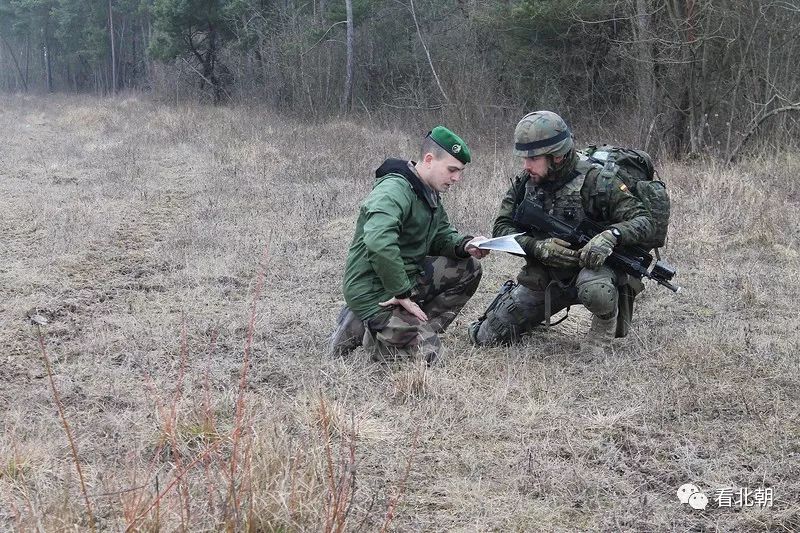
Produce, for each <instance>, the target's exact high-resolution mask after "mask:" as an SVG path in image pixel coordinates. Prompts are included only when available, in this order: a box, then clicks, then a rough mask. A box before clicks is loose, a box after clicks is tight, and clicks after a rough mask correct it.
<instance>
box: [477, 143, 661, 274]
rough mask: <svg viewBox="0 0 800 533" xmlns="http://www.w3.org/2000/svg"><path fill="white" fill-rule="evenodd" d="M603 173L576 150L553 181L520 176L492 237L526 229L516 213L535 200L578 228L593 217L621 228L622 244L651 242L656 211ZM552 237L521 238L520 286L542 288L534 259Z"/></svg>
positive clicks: (527, 236) (532, 236) (538, 235)
mask: <svg viewBox="0 0 800 533" xmlns="http://www.w3.org/2000/svg"><path fill="white" fill-rule="evenodd" d="M600 171H601V168H600V167H599V166H597V165H594V166H593V165H592V164H591V163H589V162H587V161H584V160H579V159H578V156H577V155H576V154H575V153H574V152H573V154H572V155H571V156H570V157H569V158H568V160H567V162H566V163H565V164H564V165H563V167H562V168H560V169H558V170H557V171H556V173H555V175H554V177H553V180H551V181H549V182H546V183H543V184H541V185H536V184H534V183H533V181H532V180H528V179H527V176H525V175H524V174H522V175H519V176H517V177H516V178H515V179H514V181H513V182H512V184H511V187H510V188H509V189H508V192H507V193H506V195H505V197H504V198H503V201H502V202H501V204H500V210H499V212H498V215H497V218H496V219H495V222H494V227H493V229H492V235H493V236H494V237H499V236H502V235H510V234H512V233H519V232H521V231H524V230H523V229H520V228H518V226H517V225H516V223H515V222H514V212H515V210H516V208H517V206H518V205H519V204H520V203H522V202H523V201H525V198H532V199H533V198H535V199H536V201H537V202H538V203H541V204H542V205H543V206H544V207H545V209H547V210H548V211H549V212H550V213H551V214H552V215H553V216H555V217H556V218H559V219H561V220H563V221H564V222H567V223H569V224H572V225H576V224H577V223H578V222H580V221H581V220H582V219H583V218H586V217H588V218H590V219H592V220H594V221H595V222H598V223H600V224H602V225H604V226H614V227H616V228H617V229H619V231H620V237H619V244H624V245H637V244H639V243H640V242H643V241H647V239H648V238H649V237H650V235H651V234H652V233H653V231H654V228H655V226H654V224H653V220H652V216H651V214H650V212H649V211H648V210H647V208H645V207H644V205H643V204H642V202H641V201H640V200H639V199H638V198H637V197H636V196H634V195H633V193H631V191H630V190H629V189H628V188H627V187H626V186H625V184H624V183H623V182H622V180H621V179H620V178H618V177H616V176H611V177H607V176H601V175H600ZM547 237H548V235H545V234H536V233H527V234H525V235H520V236H519V237H517V241H518V242H519V244H520V246H522V248H523V250H525V253H526V254H527V255H526V257H525V260H526V262H527V264H526V267H525V268H523V272H522V273H521V274H520V276H519V281H520V283H523V284H525V285H528V286H530V287H532V288H536V286H537V285H538V284H539V283H538V282H539V280H538V279H534V278H538V277H539V276H538V274H537V271H540V270H541V269H542V267H543V265H542V264H541V263H539V261H538V260H537V259H536V258H534V256H533V247H534V244H535V243H536V241H537V240H539V239H545V238H547ZM574 270H577V269H574ZM556 274H558V273H556ZM570 274H572V273H570V272H566V271H565V272H563V276H562V275H558V277H570ZM527 278H531V279H530V280H528V279H527Z"/></svg>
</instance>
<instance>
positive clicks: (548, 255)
mask: <svg viewBox="0 0 800 533" xmlns="http://www.w3.org/2000/svg"><path fill="white" fill-rule="evenodd" d="M533 256H534V257H535V258H536V259H538V260H539V261H541V262H542V263H544V264H545V265H547V266H550V267H554V268H573V267H576V266H578V260H579V257H578V250H572V249H570V247H569V243H568V242H567V241H563V240H561V239H556V238H555V237H550V238H548V239H543V240H541V241H536V244H534V245H533Z"/></svg>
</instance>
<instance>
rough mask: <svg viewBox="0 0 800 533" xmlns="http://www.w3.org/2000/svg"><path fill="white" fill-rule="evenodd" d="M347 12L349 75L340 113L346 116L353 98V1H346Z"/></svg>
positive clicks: (345, 81) (347, 75) (345, 82)
mask: <svg viewBox="0 0 800 533" xmlns="http://www.w3.org/2000/svg"><path fill="white" fill-rule="evenodd" d="M344 3H345V8H346V10H347V74H346V75H345V79H344V93H343V94H342V103H341V106H340V107H339V111H340V112H341V113H342V114H346V113H347V111H348V110H349V108H350V100H351V98H352V97H353V39H354V35H355V32H354V29H353V0H345V1H344Z"/></svg>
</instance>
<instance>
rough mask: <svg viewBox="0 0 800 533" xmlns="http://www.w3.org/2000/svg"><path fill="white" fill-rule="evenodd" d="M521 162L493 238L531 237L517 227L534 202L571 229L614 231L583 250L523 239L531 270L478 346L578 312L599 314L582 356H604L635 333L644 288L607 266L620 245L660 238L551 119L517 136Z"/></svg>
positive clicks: (539, 119)
mask: <svg viewBox="0 0 800 533" xmlns="http://www.w3.org/2000/svg"><path fill="white" fill-rule="evenodd" d="M514 154H515V155H517V156H519V157H521V158H522V172H521V173H520V174H518V175H517V176H516V177H515V178H514V180H513V182H512V184H511V188H510V189H509V190H508V192H507V193H506V195H505V197H504V198H503V201H502V203H501V204H500V211H499V213H498V216H497V218H496V219H495V222H494V228H493V236H494V237H500V236H503V235H512V234H515V233H520V232H523V231H525V230H524V228H521V227H519V225H518V224H517V223H516V222H515V221H514V214H515V212H516V211H517V209H518V208H519V207H520V206H521V205H522V204H523V203H524V202H533V203H534V204H535V205H537V206H539V207H541V208H543V209H545V210H546V211H547V212H549V213H550V214H551V215H553V216H555V217H556V218H559V219H561V220H563V221H564V222H566V223H568V224H571V225H573V226H574V225H577V224H578V223H579V222H580V221H581V220H583V219H584V218H586V217H588V218H590V219H592V220H594V221H596V222H599V223H601V224H603V225H604V226H606V227H607V228H608V229H606V230H605V231H603V232H602V233H600V234H598V235H596V236H595V237H594V238H593V239H592V240H591V241H590V242H589V243H587V244H586V246H584V247H583V248H581V249H573V248H571V247H570V244H569V243H568V242H565V241H563V240H561V239H557V238H553V237H550V236H549V235H547V234H538V233H536V232H528V233H525V234H524V235H519V236H518V237H516V240H517V242H519V244H520V246H521V247H522V249H523V250H524V251H525V254H526V255H525V260H526V264H525V266H524V267H523V268H522V271H521V272H520V273H519V275H518V276H517V283H516V284H514V283H512V282H510V281H509V282H507V283H506V285H504V290H502V291H501V293H500V294H499V295H498V297H497V298H495V300H494V301H493V302H492V304H491V305H490V306H489V308H488V309H487V310H486V312H485V313H484V314H483V316H481V317H480V318H479V319H478V320H477V321H475V322H473V323H472V324H470V325H469V327H468V332H469V337H470V340H471V341H472V342H473V343H474V344H478V345H491V344H501V343H503V344H506V343H512V342H515V341H517V340H519V338H520V336H521V335H522V334H524V333H528V332H530V331H531V330H532V329H533V328H534V327H536V326H538V325H540V324H542V323H543V322H544V321H547V322H549V319H550V315H551V314H555V313H556V312H558V311H560V310H562V309H564V308H566V307H568V306H570V305H575V304H579V303H580V304H583V305H584V306H585V307H586V308H587V309H588V310H589V311H591V313H592V325H591V328H590V331H589V333H588V335H587V337H586V338H585V339H584V342H582V343H581V344H582V349H584V350H586V351H590V352H592V353H595V354H596V353H598V352H602V351H603V350H604V349H605V348H607V347H608V346H610V343H611V340H612V339H613V338H614V337H615V336H625V335H626V334H627V332H628V327H629V325H630V319H631V316H632V312H633V298H634V297H635V296H636V294H638V293H639V292H641V290H642V288H643V286H642V284H641V282H640V281H639V280H636V279H633V278H629V277H628V276H627V275H625V274H624V273H622V272H618V271H615V270H614V269H612V268H610V267H609V266H607V265H605V264H604V262H605V260H606V259H607V258H608V256H609V255H610V254H611V251H612V249H613V248H614V246H616V245H617V244H620V245H623V244H624V245H636V244H637V243H640V242H643V241H646V240H647V239H648V238H649V236H650V235H651V234H652V232H653V231H654V225H653V220H652V218H651V215H650V213H649V211H648V210H647V209H646V208H645V207H644V206H643V205H642V203H641V201H640V200H639V199H638V198H637V197H636V196H634V195H633V194H632V193H631V192H630V190H628V188H627V187H626V186H625V184H624V183H622V181H621V180H620V179H619V178H618V177H616V176H606V175H603V174H602V172H601V170H602V169H601V168H600V167H599V166H597V165H592V164H591V163H590V162H589V161H586V160H582V159H580V158H579V157H578V154H577V153H576V151H575V146H574V141H573V138H572V133H571V131H570V129H569V127H568V126H567V124H566V123H565V122H564V120H563V119H562V118H561V117H560V116H558V115H557V114H555V113H553V112H551V111H536V112H534V113H528V114H527V115H525V116H524V117H523V118H522V120H520V121H519V123H518V124H517V127H516V129H515V131H514Z"/></svg>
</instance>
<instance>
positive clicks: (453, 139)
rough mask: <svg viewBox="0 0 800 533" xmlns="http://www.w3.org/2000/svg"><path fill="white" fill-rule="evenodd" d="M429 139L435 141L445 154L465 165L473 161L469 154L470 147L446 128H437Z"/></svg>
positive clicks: (430, 134) (429, 133)
mask: <svg viewBox="0 0 800 533" xmlns="http://www.w3.org/2000/svg"><path fill="white" fill-rule="evenodd" d="M428 137H430V138H431V139H433V142H435V143H436V144H438V145H439V146H441V147H442V148H443V149H444V151H445V152H447V153H448V154H450V155H452V156H453V157H455V158H456V159H458V160H459V161H461V162H462V163H464V164H465V165H466V164H467V163H469V162H470V161H472V155H471V154H470V152H469V147H468V146H467V143H465V142H464V139H462V138H461V137H459V136H458V135H456V134H455V133H453V132H452V131H450V130H449V129H447V128H445V127H444V126H436V127H435V128H433V129H432V130H431V131H430V132H428Z"/></svg>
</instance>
